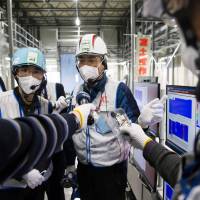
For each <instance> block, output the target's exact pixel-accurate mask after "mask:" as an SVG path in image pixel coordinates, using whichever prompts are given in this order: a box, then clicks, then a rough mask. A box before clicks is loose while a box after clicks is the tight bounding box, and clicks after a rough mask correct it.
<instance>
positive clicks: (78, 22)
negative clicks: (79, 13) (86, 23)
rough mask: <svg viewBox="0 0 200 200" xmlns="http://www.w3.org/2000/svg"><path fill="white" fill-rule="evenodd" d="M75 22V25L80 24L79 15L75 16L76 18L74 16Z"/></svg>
mask: <svg viewBox="0 0 200 200" xmlns="http://www.w3.org/2000/svg"><path fill="white" fill-rule="evenodd" d="M75 23H76V26H80V24H81V22H80V19H79V17H77V18H76V21H75Z"/></svg>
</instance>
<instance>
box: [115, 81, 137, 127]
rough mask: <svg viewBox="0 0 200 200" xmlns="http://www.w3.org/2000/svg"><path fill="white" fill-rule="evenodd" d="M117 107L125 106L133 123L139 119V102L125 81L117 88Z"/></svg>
mask: <svg viewBox="0 0 200 200" xmlns="http://www.w3.org/2000/svg"><path fill="white" fill-rule="evenodd" d="M116 108H123V109H124V111H125V112H126V114H127V116H128V118H129V119H130V120H131V121H132V122H133V123H135V122H136V121H137V119H138V117H139V115H140V110H139V108H138V105H137V102H136V100H135V98H134V97H133V94H132V92H131V91H130V89H129V88H128V86H127V85H125V84H124V83H120V84H119V86H118V88H117V98H116Z"/></svg>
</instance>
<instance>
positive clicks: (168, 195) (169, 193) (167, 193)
mask: <svg viewBox="0 0 200 200" xmlns="http://www.w3.org/2000/svg"><path fill="white" fill-rule="evenodd" d="M173 194H174V190H173V188H172V187H171V186H170V185H169V184H168V183H167V182H166V181H164V184H163V200H172V199H173Z"/></svg>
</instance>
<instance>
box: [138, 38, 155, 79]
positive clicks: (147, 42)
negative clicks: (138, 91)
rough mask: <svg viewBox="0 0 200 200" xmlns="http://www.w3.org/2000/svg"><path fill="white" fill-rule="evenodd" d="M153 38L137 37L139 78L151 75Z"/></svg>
mask: <svg viewBox="0 0 200 200" xmlns="http://www.w3.org/2000/svg"><path fill="white" fill-rule="evenodd" d="M150 58H151V37H150V36H146V35H141V36H137V39H136V67H137V72H138V76H149V75H150Z"/></svg>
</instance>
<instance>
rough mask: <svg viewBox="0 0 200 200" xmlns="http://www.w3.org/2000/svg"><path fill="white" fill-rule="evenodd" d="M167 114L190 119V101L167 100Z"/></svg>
mask: <svg viewBox="0 0 200 200" xmlns="http://www.w3.org/2000/svg"><path fill="white" fill-rule="evenodd" d="M169 112H170V113H171V114H175V115H181V116H184V117H187V118H190V119H191V118H192V100H187V99H181V98H175V99H169Z"/></svg>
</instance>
